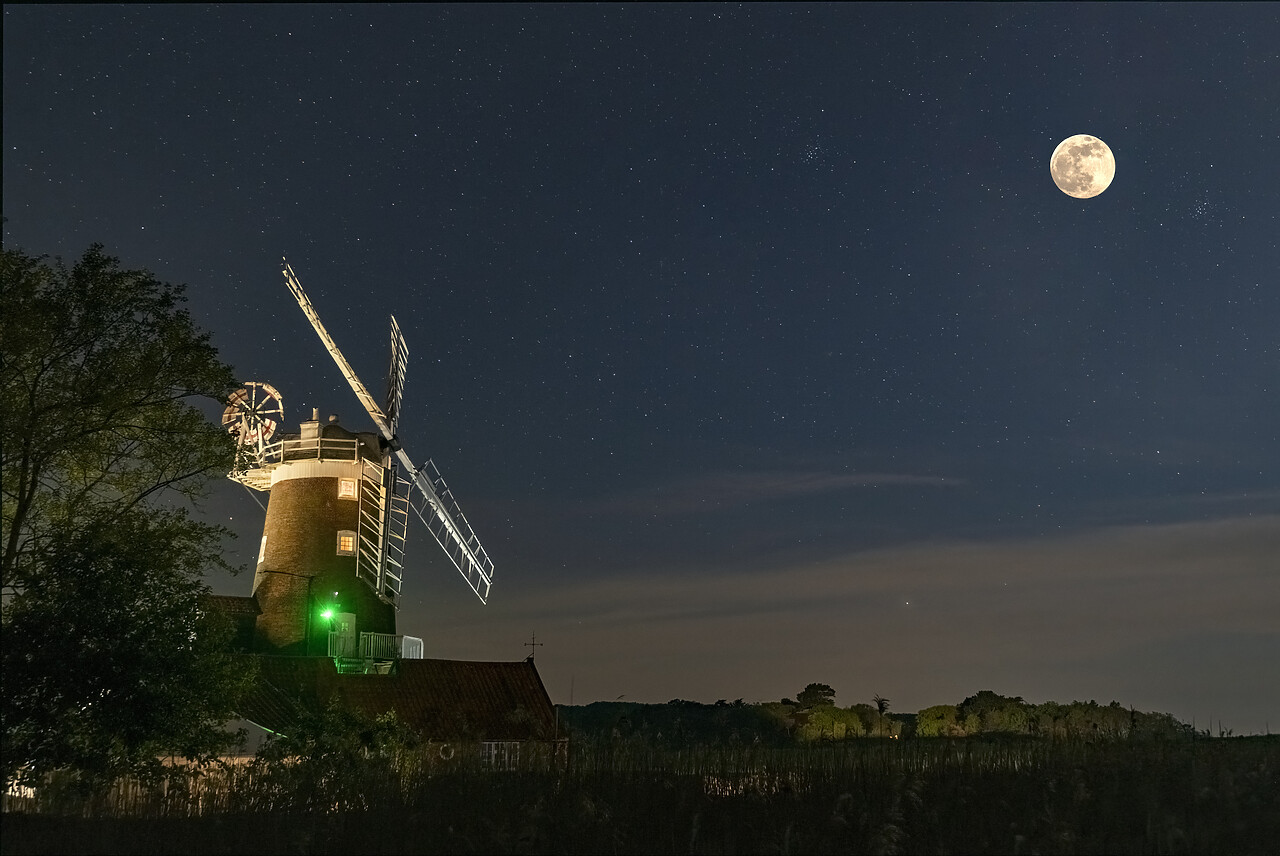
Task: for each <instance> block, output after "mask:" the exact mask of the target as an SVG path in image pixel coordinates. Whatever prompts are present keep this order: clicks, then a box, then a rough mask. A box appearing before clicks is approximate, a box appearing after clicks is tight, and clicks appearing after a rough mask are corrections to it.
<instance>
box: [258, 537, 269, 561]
mask: <svg viewBox="0 0 1280 856" xmlns="http://www.w3.org/2000/svg"><path fill="white" fill-rule="evenodd" d="M266 558H267V536H266V535H263V536H262V546H261V547H259V548H258V564H259V565H261V564H262V562H263V560H264V559H266Z"/></svg>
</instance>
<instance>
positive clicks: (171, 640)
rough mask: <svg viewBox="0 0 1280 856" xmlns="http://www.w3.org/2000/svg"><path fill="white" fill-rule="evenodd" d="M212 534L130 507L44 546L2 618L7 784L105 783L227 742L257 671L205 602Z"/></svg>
mask: <svg viewBox="0 0 1280 856" xmlns="http://www.w3.org/2000/svg"><path fill="white" fill-rule="evenodd" d="M218 540H219V539H218V537H217V531H216V529H215V528H214V527H209V526H203V525H201V524H198V523H195V522H193V521H191V520H189V519H188V518H187V515H186V513H185V511H183V510H171V511H156V510H147V511H145V512H144V511H142V510H138V509H135V510H134V511H133V512H131V513H129V514H126V515H123V516H115V517H113V519H111V520H110V521H102V520H97V521H91V522H88V523H86V524H85V525H84V526H82V527H81V528H79V529H76V530H74V531H71V532H67V533H66V534H65V537H62V538H57V539H51V540H49V541H48V542H46V546H45V547H44V549H43V550H42V554H41V555H40V556H39V558H38V559H37V560H36V561H37V563H38V564H40V565H41V566H42V567H44V568H46V569H47V570H46V572H45V573H42V574H41V575H40V576H39V578H38V579H37V580H34V581H33V583H32V585H30V586H28V587H27V588H26V589H24V590H23V591H22V592H21V593H20V594H18V595H16V596H14V597H13V598H11V600H10V602H9V603H8V604H6V606H5V610H4V635H5V645H4V650H3V654H0V657H2V658H3V676H4V686H5V692H4V694H3V699H2V701H0V717H2V718H3V722H4V750H3V768H4V778H5V781H6V782H9V781H13V780H14V779H15V778H18V779H25V780H38V779H39V777H41V776H42V775H43V774H45V773H47V772H50V771H53V770H58V769H72V770H76V771H78V772H79V773H81V774H82V775H83V776H84V777H85V779H86V780H88V781H90V782H96V783H101V782H107V781H110V780H112V779H115V778H117V777H118V776H120V775H123V774H125V773H130V772H145V771H147V769H148V768H152V769H154V768H155V767H156V765H157V760H156V759H157V758H158V757H159V756H162V755H169V754H173V755H177V756H181V757H186V758H192V759H198V758H202V757H207V756H209V755H212V754H215V753H216V752H218V751H219V750H220V749H222V748H224V745H225V744H226V743H227V742H228V741H227V734H226V732H225V730H224V729H223V728H222V727H221V723H222V722H223V721H224V720H225V719H226V718H227V716H228V714H229V713H230V711H229V710H228V699H230V698H234V697H235V696H236V695H237V694H238V693H239V692H241V691H242V690H243V689H245V688H246V687H247V682H248V681H249V680H251V678H252V672H251V671H250V670H249V669H247V668H246V665H247V664H246V663H244V662H241V661H239V660H238V658H235V657H234V656H232V655H231V654H230V653H229V652H228V646H227V644H226V643H227V641H228V640H229V638H230V636H231V633H232V630H231V627H230V626H229V624H228V623H227V622H226V620H225V618H223V616H221V615H220V614H218V613H216V612H211V611H209V610H206V609H204V608H203V606H202V604H203V601H202V597H201V596H202V594H203V593H204V591H205V587H204V586H203V585H201V584H200V582H199V575H200V569H201V566H203V565H204V564H205V561H206V560H205V558H204V557H205V556H206V555H208V554H209V552H210V551H211V550H213V549H216V547H217V541H218Z"/></svg>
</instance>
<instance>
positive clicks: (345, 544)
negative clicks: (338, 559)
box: [338, 529, 356, 556]
mask: <svg viewBox="0 0 1280 856" xmlns="http://www.w3.org/2000/svg"><path fill="white" fill-rule="evenodd" d="M355 554H356V533H354V532H352V531H351V530H350V529H343V530H342V531H341V532H339V533H338V555H339V556H354V555H355Z"/></svg>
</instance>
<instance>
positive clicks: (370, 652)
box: [329, 632, 423, 660]
mask: <svg viewBox="0 0 1280 856" xmlns="http://www.w3.org/2000/svg"><path fill="white" fill-rule="evenodd" d="M422 653H423V643H422V640H421V639H419V638H418V637H417V636H403V635H401V634H399V633H361V634H360V639H359V642H358V643H357V640H356V638H355V636H352V635H346V634H342V633H337V632H333V633H330V634H329V656H330V657H338V658H344V659H357V658H358V659H361V660H421V659H422Z"/></svg>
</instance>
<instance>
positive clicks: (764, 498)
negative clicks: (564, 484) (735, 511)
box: [591, 470, 966, 515]
mask: <svg viewBox="0 0 1280 856" xmlns="http://www.w3.org/2000/svg"><path fill="white" fill-rule="evenodd" d="M965 483H966V480H965V479H960V478H946V477H944V476H928V475H923V476H922V475H913V474H909V473H831V472H823V471H809V472H779V471H771V470H760V471H755V472H737V471H734V472H719V473H712V474H709V475H705V476H698V477H696V478H690V479H681V480H678V481H674V482H671V483H669V484H665V485H658V486H654V487H649V488H645V489H642V490H637V491H632V492H628V493H625V494H622V495H620V496H617V497H615V498H613V499H611V500H608V499H607V500H604V501H603V502H598V503H593V504H592V507H591V508H592V511H596V512H598V511H607V512H611V513H619V514H657V515H668V514H693V513H698V512H710V511H722V510H724V509H728V508H740V507H742V506H745V505H754V504H756V503H761V502H772V501H776V500H780V499H794V498H798V497H804V496H812V495H816V494H823V493H834V492H836V491H842V490H851V489H853V488H869V487H870V488H875V487H928V488H932V487H959V486H961V485H963V484H965Z"/></svg>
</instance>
